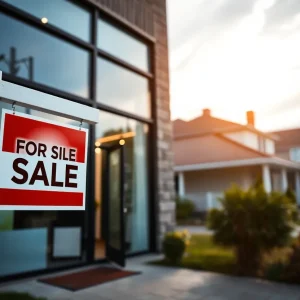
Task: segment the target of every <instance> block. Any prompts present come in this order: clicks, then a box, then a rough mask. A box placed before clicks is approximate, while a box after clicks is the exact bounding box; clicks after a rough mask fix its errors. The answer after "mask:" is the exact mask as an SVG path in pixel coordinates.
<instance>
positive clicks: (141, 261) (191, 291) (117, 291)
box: [0, 255, 300, 300]
mask: <svg viewBox="0 0 300 300" xmlns="http://www.w3.org/2000/svg"><path fill="white" fill-rule="evenodd" d="M157 258H159V256H154V255H147V256H143V257H138V258H133V259H129V260H128V266H127V269H128V270H137V271H142V274H141V275H137V276H132V277H127V278H124V279H120V280H116V281H112V282H109V283H105V284H102V285H98V286H94V287H91V288H87V289H84V290H80V291H78V292H70V291H67V290H64V289H61V288H56V287H52V286H50V285H47V284H43V283H40V282H37V281H36V280H35V279H29V280H22V281H19V282H15V283H10V284H6V285H1V286H0V290H11V291H20V292H21V291H22V292H29V293H31V294H33V295H36V296H40V297H42V296H43V297H47V298H48V299H53V300H54V299H56V300H70V299H74V300H79V299H80V300H97V299H98V300H108V299H110V300H111V299H116V300H127V299H128V300H137V299H139V300H160V299H175V300H176V299H178V300H179V299H186V300H201V299H207V300H217V299H219V300H225V299H226V300H235V299H237V300H240V299H242V300H248V299H249V300H250V299H251V300H259V299H274V300H279V299H286V300H300V286H294V285H286V284H278V283H272V282H268V281H262V280H259V279H249V278H238V277H231V276H225V275H219V274H214V273H208V272H201V271H192V270H186V269H176V268H166V267H156V266H151V265H146V264H145V262H146V261H149V260H152V259H157ZM48 276H49V275H48Z"/></svg>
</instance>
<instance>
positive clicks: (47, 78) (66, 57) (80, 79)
mask: <svg viewBox="0 0 300 300" xmlns="http://www.w3.org/2000/svg"><path fill="white" fill-rule="evenodd" d="M25 2H26V1H25ZM0 28H5V30H0V41H1V43H0V70H1V71H3V72H5V73H8V74H11V75H13V76H17V77H22V78H25V79H28V80H32V81H35V82H37V83H41V84H44V85H48V86H50V87H54V88H56V89H60V90H63V91H66V92H69V93H72V94H76V95H78V96H82V97H89V79H88V78H89V76H88V70H89V53H88V52H87V51H84V50H82V49H80V48H77V47H75V46H73V45H71V44H70V43H67V42H65V41H62V40H59V39H57V38H54V37H52V36H50V35H47V34H45V33H43V32H41V31H40V30H38V29H35V28H33V27H31V26H28V25H26V24H24V23H22V22H20V21H17V20H15V19H13V18H10V17H8V16H7V15H4V14H2V13H0ZM21 60H23V61H24V62H23V61H21Z"/></svg>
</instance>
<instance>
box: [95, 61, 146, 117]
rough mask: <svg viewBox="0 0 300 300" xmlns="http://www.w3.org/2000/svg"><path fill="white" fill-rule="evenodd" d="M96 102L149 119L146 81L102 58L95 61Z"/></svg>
mask: <svg viewBox="0 0 300 300" xmlns="http://www.w3.org/2000/svg"><path fill="white" fill-rule="evenodd" d="M97 101H98V102H100V103H103V104H106V105H108V106H111V107H114V108H117V109H120V110H124V111H127V112H130V113H133V114H137V115H140V116H142V117H146V118H148V117H150V91H149V82H148V80H147V79H146V78H144V77H142V76H140V75H137V74H135V73H133V72H130V71H128V70H126V69H124V68H122V67H119V66H117V65H115V64H113V63H111V62H108V61H106V60H104V59H102V58H98V60H97Z"/></svg>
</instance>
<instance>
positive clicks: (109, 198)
mask: <svg viewBox="0 0 300 300" xmlns="http://www.w3.org/2000/svg"><path fill="white" fill-rule="evenodd" d="M103 150H104V149H103ZM105 152H106V155H105V158H104V161H103V168H104V174H103V175H104V186H103V199H104V201H103V215H102V216H103V221H104V224H103V229H104V230H103V236H104V239H105V245H106V257H107V259H108V260H109V261H111V262H114V263H116V264H118V265H120V266H122V267H124V266H125V240H124V239H125V228H124V226H125V224H124V149H123V147H122V146H120V145H119V144H118V145H115V146H111V147H107V148H106V147H105Z"/></svg>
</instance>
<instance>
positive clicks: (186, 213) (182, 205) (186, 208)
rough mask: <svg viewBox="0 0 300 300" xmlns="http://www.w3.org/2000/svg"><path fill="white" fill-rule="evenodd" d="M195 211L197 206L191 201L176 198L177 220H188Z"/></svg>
mask: <svg viewBox="0 0 300 300" xmlns="http://www.w3.org/2000/svg"><path fill="white" fill-rule="evenodd" d="M194 211H195V205H194V203H193V202H192V201H191V200H188V199H185V198H180V197H177V198H176V219H177V220H186V219H188V218H189V217H191V216H192V214H193V212H194Z"/></svg>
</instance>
